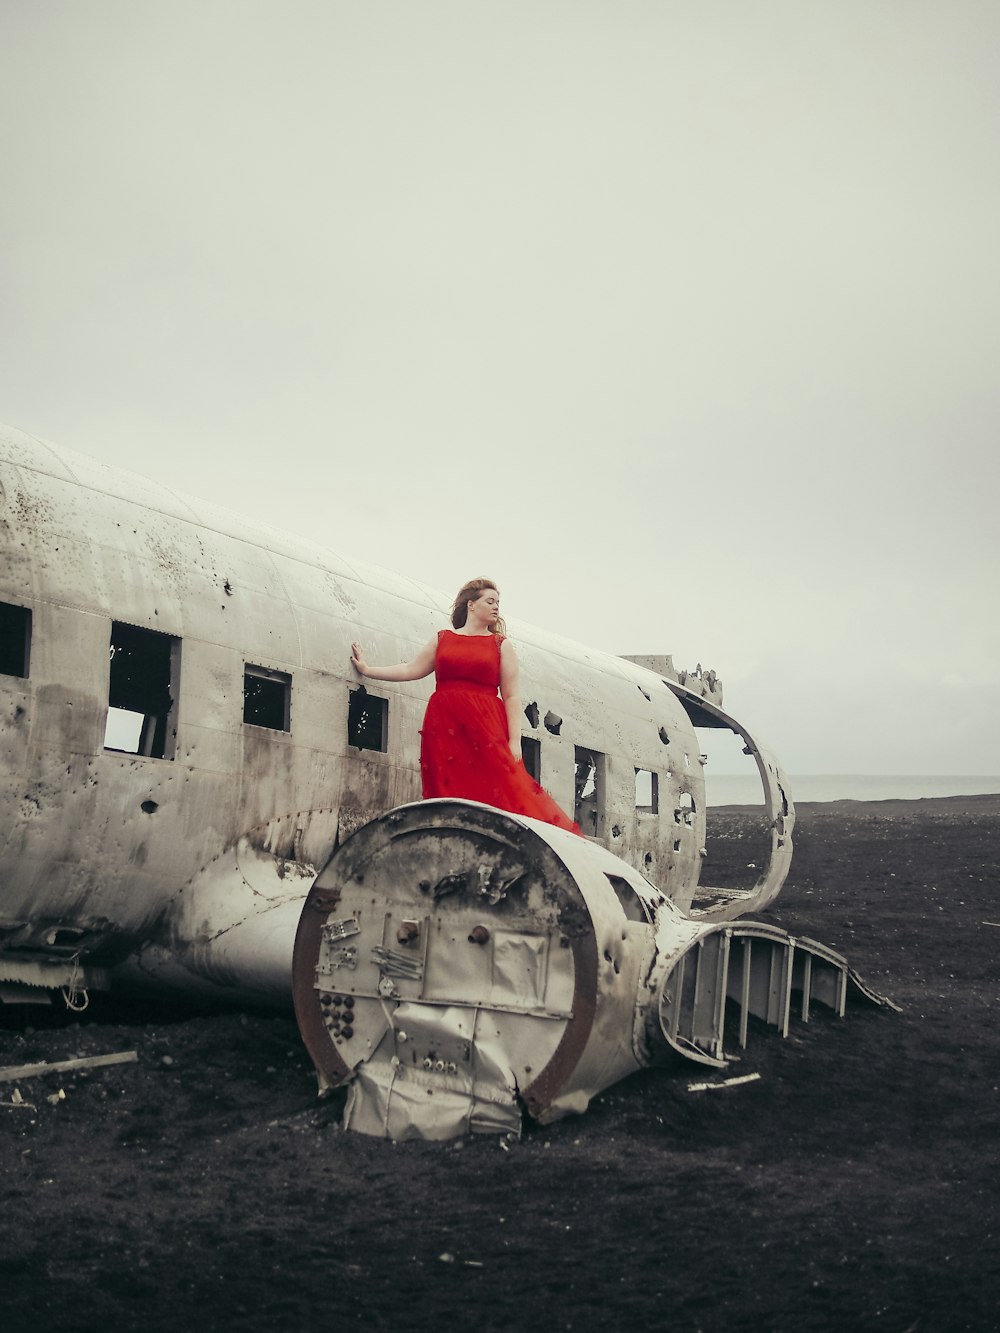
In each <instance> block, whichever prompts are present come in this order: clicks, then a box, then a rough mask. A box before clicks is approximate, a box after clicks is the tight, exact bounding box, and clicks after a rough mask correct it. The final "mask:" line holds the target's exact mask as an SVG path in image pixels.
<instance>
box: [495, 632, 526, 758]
mask: <svg viewBox="0 0 1000 1333" xmlns="http://www.w3.org/2000/svg"><path fill="white" fill-rule="evenodd" d="M500 698H501V699H502V700H503V705H504V708H505V709H506V710H507V739H508V741H509V743H510V752H511V754H512V755H513V756H514V758H515V759H520V758H521V668H520V667H519V666H518V661H517V653H516V652H515V651H514V645H513V644H512V643H511V641H510V639H504V641H503V643H502V644H501V645H500Z"/></svg>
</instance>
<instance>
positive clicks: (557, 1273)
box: [0, 796, 1000, 1333]
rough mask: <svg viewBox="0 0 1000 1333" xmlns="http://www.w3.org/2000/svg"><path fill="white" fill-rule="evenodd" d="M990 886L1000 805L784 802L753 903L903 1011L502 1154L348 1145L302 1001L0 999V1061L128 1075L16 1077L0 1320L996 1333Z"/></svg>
mask: <svg viewBox="0 0 1000 1333" xmlns="http://www.w3.org/2000/svg"><path fill="white" fill-rule="evenodd" d="M709 819H710V829H711V830H712V839H711V841H710V853H711V858H710V863H709V864H710V866H712V868H713V870H715V869H716V868H718V870H719V872H720V874H722V873H726V872H727V869H728V872H729V873H735V872H736V871H737V870H739V869H741V868H745V867H746V865H747V863H749V862H751V861H755V859H756V857H757V856H758V855H759V849H757V848H758V844H757V841H756V832H755V827H754V825H755V818H754V816H753V815H752V814H748V813H747V812H745V811H742V810H740V809H737V808H722V809H715V810H711V811H710V812H709ZM755 849H757V850H755ZM712 858H714V859H712ZM720 882H721V881H720ZM998 890H1000V796H983V797H956V798H951V799H934V800H922V801H884V802H877V803H872V804H862V803H858V802H852V801H838V802H834V803H831V804H823V805H805V806H802V807H800V808H799V811H798V823H797V826H796V830H795V854H794V857H793V863H792V869H791V874H790V876H789V880H788V883H787V885H786V887H785V890H784V892H783V894H782V896H781V897H780V898H779V899H778V901H777V902H776V903H775V904H774V905H773V907H772V909H771V910H770V911H768V912H765V913H763V914H761V918H762V919H765V920H769V921H773V922H774V923H776V924H778V925H781V926H783V927H785V928H786V929H788V930H790V931H792V932H793V933H796V934H801V935H808V936H811V937H813V938H815V939H817V940H820V941H822V942H823V943H825V944H828V945H830V946H832V947H833V948H835V949H838V950H840V951H841V952H843V953H844V954H846V955H847V956H848V958H849V960H850V962H851V964H852V966H853V967H854V968H855V970H856V971H857V972H858V973H859V974H860V975H861V977H862V978H863V979H864V980H865V981H866V982H867V983H868V984H869V985H871V986H872V987H874V988H875V990H877V991H880V992H882V993H884V994H885V995H888V996H890V997H891V998H892V1000H893V1001H894V1002H895V1003H896V1004H897V1005H899V1006H900V1008H901V1010H902V1012H900V1013H894V1012H892V1011H891V1010H888V1009H876V1008H870V1007H866V1006H862V1005H858V1006H854V1007H851V1008H849V1009H848V1013H847V1017H846V1019H845V1020H843V1021H841V1020H838V1019H836V1018H833V1017H830V1018H826V1017H822V1018H820V1019H819V1020H818V1021H817V1020H815V1019H814V1021H813V1022H811V1023H809V1024H808V1025H807V1026H802V1025H799V1026H797V1027H795V1028H793V1029H792V1033H791V1035H790V1036H789V1038H788V1039H787V1040H786V1041H782V1040H781V1039H780V1038H778V1037H776V1036H774V1035H772V1034H770V1033H756V1034H754V1037H753V1039H752V1041H751V1044H750V1047H749V1049H748V1050H747V1051H746V1052H745V1054H744V1056H743V1058H742V1060H740V1061H739V1062H738V1063H734V1065H733V1068H732V1070H731V1073H732V1074H741V1073H748V1072H759V1073H760V1074H761V1078H760V1080H759V1081H755V1082H750V1083H745V1084H742V1085H739V1086H734V1087H731V1088H726V1089H722V1090H716V1091H711V1092H707V1093H696V1092H690V1091H688V1085H689V1083H692V1082H696V1081H705V1079H706V1078H708V1079H709V1080H721V1079H722V1078H723V1077H725V1075H723V1074H714V1073H712V1072H711V1071H707V1072H706V1071H704V1070H701V1069H699V1068H698V1067H696V1066H693V1065H691V1066H686V1065H680V1064H679V1065H677V1066H676V1067H674V1068H671V1069H664V1070H656V1071H650V1072H646V1073H643V1074H639V1075H636V1076H635V1077H633V1078H632V1079H631V1080H628V1081H626V1082H625V1083H622V1084H619V1085H618V1086H617V1087H614V1088H612V1089H610V1090H609V1091H608V1092H606V1093H605V1094H604V1095H603V1096H601V1097H600V1098H598V1099H597V1101H596V1102H595V1103H594V1104H593V1105H592V1107H591V1108H590V1110H589V1111H588V1112H587V1113H586V1114H585V1115H583V1116H581V1117H578V1118H574V1119H570V1120H564V1121H562V1122H560V1123H559V1124H557V1125H554V1126H551V1127H549V1128H538V1127H532V1126H529V1127H528V1128H527V1131H526V1133H525V1135H524V1137H523V1138H522V1139H521V1140H520V1141H510V1142H508V1141H507V1140H503V1141H501V1140H500V1139H498V1138H496V1137H486V1138H482V1139H476V1140H468V1141H461V1142H456V1143H451V1144H443V1145H441V1144H425V1143H404V1144H398V1145H394V1144H392V1143H389V1142H385V1141H381V1140H372V1139H367V1138H363V1137H361V1136H357V1135H353V1134H348V1133H345V1132H344V1131H342V1130H341V1129H340V1127H339V1119H338V1113H339V1101H338V1098H337V1097H334V1098H333V1099H331V1100H329V1101H323V1102H321V1101H319V1100H318V1099H317V1097H316V1085H315V1078H314V1075H313V1071H312V1067H311V1065H310V1062H309V1060H308V1058H307V1056H306V1053H305V1050H304V1048H303V1047H302V1044H301V1042H300V1040H299V1037H298V1033H297V1029H296V1027H295V1023H294V1020H293V1019H292V1018H291V1017H290V1016H283V1015H280V1016H275V1015H273V1014H260V1013H234V1012H221V1013H220V1012H204V1011H202V1012H198V1011H193V1010H187V1009H183V1008H178V1007H177V1006H165V1005H154V1006H141V1005H139V1004H137V1003H135V1002H127V1001H117V1002H116V1003H114V1004H112V1003H111V1002H109V1001H104V1002H103V1003H99V1002H98V1001H97V1000H95V1001H94V1002H93V1003H92V1004H91V1007H90V1009H89V1010H87V1011H86V1012H85V1013H83V1014H81V1015H78V1016H72V1015H69V1016H67V1015H65V1014H64V1013H56V1012H55V1011H53V1012H52V1014H51V1015H49V1016H46V1015H44V1014H42V1015H41V1016H39V1012H38V1011H34V1012H33V1014H31V1015H28V1014H27V1013H26V1012H25V1011H23V1010H21V1009H19V1008H10V1009H7V1010H5V1011H3V1012H2V1013H0V1024H2V1026H0V1065H3V1066H11V1065H20V1064H23V1063H27V1062H29V1061H56V1060H64V1059H68V1058H71V1057H75V1056H86V1055H95V1054H99V1053H104V1052H119V1051H132V1050H134V1051H136V1052H137V1053H138V1061H137V1062H136V1063H134V1064H128V1065H120V1066H116V1067H111V1068H104V1069H93V1070H90V1071H87V1072H77V1073H63V1074H61V1075H60V1074H56V1073H51V1074H47V1075H45V1076H43V1077H34V1078H27V1079H22V1080H21V1081H18V1082H6V1083H2V1084H0V1101H2V1102H4V1103H5V1105H4V1106H3V1107H2V1108H0V1117H2V1135H3V1149H2V1173H3V1187H2V1188H3V1194H2V1198H3V1208H2V1210H0V1295H2V1310H3V1313H2V1316H0V1318H2V1327H3V1329H4V1330H5V1333H20V1331H21V1330H28V1329H33V1330H45V1331H46V1333H63V1331H64V1330H65V1331H67V1333H68V1330H71V1329H72V1330H76V1331H77V1333H87V1331H89V1330H94V1331H95V1333H96V1330H106V1329H115V1330H118V1331H121V1330H132V1329H136V1330H138V1329H148V1330H176V1329H184V1328H187V1327H193V1328H197V1329H199V1330H202V1331H203V1333H209V1330H216V1329H223V1328H225V1329H240V1330H243V1329H246V1330H285V1329H291V1330H314V1329H315V1330H320V1329H323V1330H326V1329H331V1330H332V1329H337V1328H340V1327H344V1326H346V1327H362V1328H367V1329H378V1330H383V1329H384V1330H395V1331H396V1333H405V1331H406V1330H410V1329H437V1328H440V1327H448V1328H454V1329H466V1328H468V1329H475V1330H477V1333H478V1331H485V1330H501V1329H504V1330H506V1329H511V1328H515V1327H520V1326H522V1325H526V1326H531V1327H534V1328H538V1329H541V1330H548V1329H553V1330H555V1329H579V1330H589V1329H609V1330H610V1329H633V1328H640V1327H646V1328H653V1329H661V1328H662V1329H671V1330H692V1331H693V1330H697V1329H702V1330H706V1333H708V1331H712V1333H714V1331H715V1330H720V1331H721V1330H734V1329H754V1330H758V1329H759V1330H788V1333H792V1331H797V1330H804V1329H817V1330H818V1329H836V1330H852V1331H853V1330H868V1329H871V1330H876V1329H877V1330H885V1331H886V1333H936V1331H937V1330H959V1329H971V1330H989V1329H1000V1244H998V1237H1000V1154H998V1152H997V1139H998V1133H997V1124H998V1115H1000V1092H998V1087H1000V1025H998V1018H1000V1004H998V984H997V983H998V976H1000V963H998V954H1000V900H998ZM15 1090H16V1092H17V1093H18V1094H19V1095H20V1097H21V1098H22V1099H23V1100H22V1102H21V1104H19V1105H18V1104H15V1105H11V1104H10V1103H11V1102H12V1101H16V1098H15V1096H14V1094H15ZM60 1092H62V1093H63V1094H64V1096H62V1097H60V1096H59V1094H60Z"/></svg>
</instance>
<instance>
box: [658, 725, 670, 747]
mask: <svg viewBox="0 0 1000 1333" xmlns="http://www.w3.org/2000/svg"><path fill="white" fill-rule="evenodd" d="M660 740H661V741H662V742H663V744H664V745H669V744H670V737H669V736H668V735H667V729H666V727H661V728H660Z"/></svg>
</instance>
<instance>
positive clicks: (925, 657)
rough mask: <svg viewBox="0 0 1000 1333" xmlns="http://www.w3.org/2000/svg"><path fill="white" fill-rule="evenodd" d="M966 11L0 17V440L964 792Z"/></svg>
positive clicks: (990, 709) (974, 61) (977, 149)
mask: <svg viewBox="0 0 1000 1333" xmlns="http://www.w3.org/2000/svg"><path fill="white" fill-rule="evenodd" d="M998 50H1000V6H998V5H997V4H996V3H995V0H975V2H969V3H962V0H957V2H956V0H937V2H936V3H928V2H927V0H883V2H881V3H880V0H827V2H826V3H815V2H810V0H788V3H776V2H775V3H767V2H762V3H754V2H753V0H718V2H717V3H699V4H696V3H693V0H689V2H688V3H678V2H675V0H655V2H654V0H649V2H648V3H641V2H638V0H605V2H604V3H596V0H564V2H559V0H525V2H523V3H519V2H518V0H483V2H481V3H480V2H478V0H454V2H453V3H446V2H444V0H423V2H422V0H366V2H365V3H362V2H361V0H355V3H344V2H342V0H282V3H277V2H275V3H269V4H264V3H253V2H252V0H239V2H238V3H237V0H233V2H232V3H217V2H214V0H197V3H192V2H190V0H120V2H118V3H111V2H109V0H72V2H71V3H69V2H67V3H52V2H51V0H2V3H0V152H2V171H3V182H4V188H3V203H2V206H0V219H2V250H0V263H2V270H0V281H2V288H0V301H2V315H0V340H2V341H0V419H3V420H6V421H8V422H9V423H10V424H12V425H16V426H18V427H20V428H21V429H24V430H27V431H29V432H32V433H34V434H37V435H40V436H42V437H43V438H46V439H50V440H52V441H53V442H55V443H57V444H61V445H64V446H67V447H70V448H75V449H79V450H82V451H83V452H86V453H90V454H93V455H95V456H97V457H99V458H101V459H103V460H105V461H107V462H110V463H117V464H121V465H125V466H127V467H130V468H132V469H134V470H135V471H138V472H142V473H146V474H147V475H151V476H155V477H157V478H159V479H162V480H166V481H167V482H169V483H170V484H172V485H174V486H175V487H177V488H179V489H183V490H188V491H190V492H192V493H194V494H196V495H200V496H204V497H206V498H210V499H213V500H215V501H218V502H221V503H225V504H227V505H229V506H230V507H232V508H234V509H237V510H240V511H242V512H245V513H248V514H251V515H257V516H259V517H261V518H265V519H267V520H268V521H270V522H272V523H274V524H276V525H277V526H279V527H285V528H292V529H294V530H295V531H298V532H301V533H304V534H308V535H309V536H311V537H313V538H315V539H316V540H319V541H323V542H325V543H327V544H328V545H331V546H333V547H334V548H335V549H339V550H342V551H343V552H344V553H345V554H351V553H355V554H358V555H364V556H365V557H366V558H368V559H371V560H374V561H376V562H377V563H380V564H384V565H387V566H389V567H392V568H405V569H406V570H407V571H409V572H411V573H413V574H414V575H415V576H417V577H419V578H421V579H423V580H424V581H426V582H429V583H431V584H434V585H436V586H439V587H442V588H444V589H446V590H449V591H450V590H451V589H452V588H453V587H457V586H458V584H459V583H460V582H461V581H462V580H463V579H464V578H466V577H468V576H469V575H471V574H477V573H488V574H491V575H492V576H493V577H494V578H496V580H497V581H498V582H499V583H500V585H501V588H502V591H503V596H504V603H505V610H506V611H507V613H508V614H509V615H510V616H512V617H514V618H522V619H525V620H528V621H531V622H535V623H539V624H544V625H546V626H548V627H549V628H550V629H552V630H554V631H556V632H558V633H563V634H567V635H570V636H571V637H573V638H577V639H580V640H582V641H584V642H587V643H591V644H593V645H595V646H598V647H601V648H604V649H608V650H610V651H613V652H672V653H673V655H674V660H675V662H677V663H678V665H682V666H683V665H689V666H693V665H694V663H695V662H696V661H701V662H702V663H703V664H704V665H705V666H712V667H714V668H715V669H716V670H717V671H718V673H719V675H720V676H721V677H722V679H723V682H724V685H725V690H726V703H727V706H728V707H729V708H730V710H731V711H732V712H733V713H735V714H736V715H737V716H738V717H740V718H741V719H743V720H745V721H747V722H748V723H749V724H750V725H751V727H752V728H755V729H757V730H759V731H760V733H761V734H762V735H763V737H764V739H766V740H767V741H768V742H769V743H770V745H771V746H772V747H773V748H774V750H775V751H776V752H777V753H778V755H779V756H780V757H781V759H782V761H783V763H784V764H785V765H786V767H787V768H788V769H789V770H790V771H791V772H875V773H878V772H882V773H904V772H915V773H922V772H951V773H963V774H967V773H996V772H998V771H1000V631H998V628H997V621H998V612H997V603H998V600H1000V599H998V597H997V584H998V579H997V572H998V554H1000V552H998V546H1000V539H998V535H997V534H998V528H1000V524H998V520H997V513H996V511H997V485H996V472H997V465H996V457H997V443H998V438H997V437H998V424H1000V375H998V360H1000V357H998V341H1000V340H998V327H1000V321H998V315H1000V260H998V251H1000V246H998V240H997V238H998V237H1000V92H998V87H1000V85H998V80H997V75H996V53H997V51H998Z"/></svg>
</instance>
